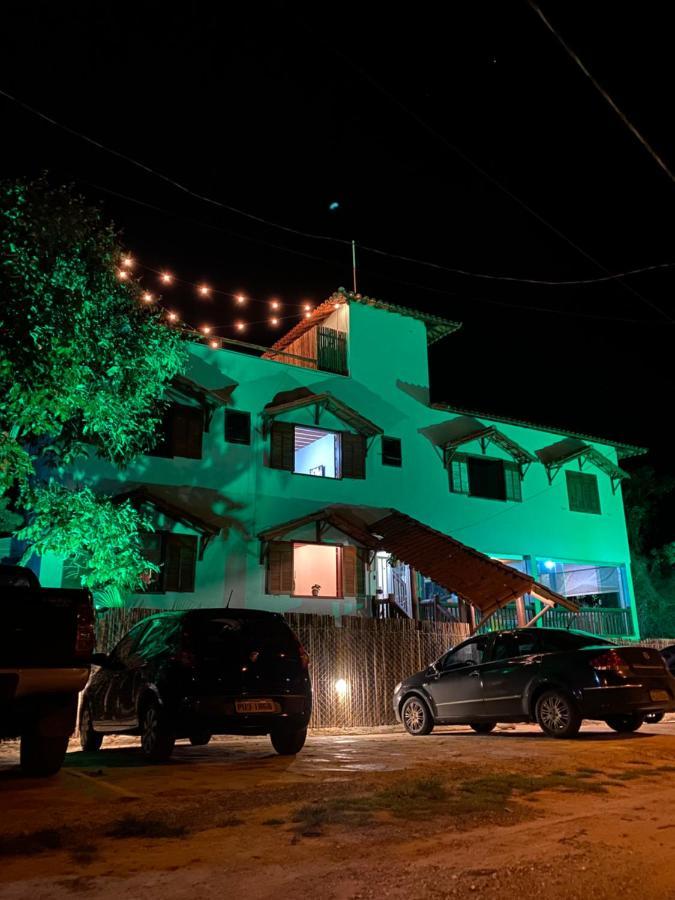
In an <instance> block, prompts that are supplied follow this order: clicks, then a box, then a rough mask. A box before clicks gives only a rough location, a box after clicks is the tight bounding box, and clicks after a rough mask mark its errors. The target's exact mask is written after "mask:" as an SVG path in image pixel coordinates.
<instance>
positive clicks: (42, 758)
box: [20, 733, 68, 778]
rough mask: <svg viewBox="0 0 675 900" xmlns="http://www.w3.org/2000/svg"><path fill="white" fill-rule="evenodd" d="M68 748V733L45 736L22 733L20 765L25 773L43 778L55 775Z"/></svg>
mask: <svg viewBox="0 0 675 900" xmlns="http://www.w3.org/2000/svg"><path fill="white" fill-rule="evenodd" d="M67 750H68V735H67V734H64V735H59V736H58V737H51V736H49V737H47V736H45V735H42V734H35V733H30V734H22V735H21V749H20V765H21V769H22V771H23V772H24V773H25V774H26V775H36V776H38V777H40V778H45V777H48V776H50V775H56V773H57V772H58V771H59V769H60V768H61V766H62V765H63V761H64V759H65V758H66V751H67Z"/></svg>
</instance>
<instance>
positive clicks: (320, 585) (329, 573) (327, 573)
mask: <svg viewBox="0 0 675 900" xmlns="http://www.w3.org/2000/svg"><path fill="white" fill-rule="evenodd" d="M339 569H340V548H339V547H335V546H333V545H331V544H294V545H293V578H294V588H293V593H294V594H295V595H296V596H298V597H312V596H314V597H337V596H338V586H339V577H338V573H339Z"/></svg>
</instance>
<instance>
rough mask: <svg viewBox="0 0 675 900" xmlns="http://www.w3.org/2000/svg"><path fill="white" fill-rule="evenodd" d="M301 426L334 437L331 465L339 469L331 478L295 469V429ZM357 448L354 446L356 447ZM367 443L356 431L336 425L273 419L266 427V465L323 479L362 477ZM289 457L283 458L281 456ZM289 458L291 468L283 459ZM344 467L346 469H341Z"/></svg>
mask: <svg viewBox="0 0 675 900" xmlns="http://www.w3.org/2000/svg"><path fill="white" fill-rule="evenodd" d="M296 428H304V429H306V430H309V431H312V430H314V431H321V432H323V433H324V434H332V435H335V436H336V437H337V438H338V446H337V453H336V462H335V468H336V470H338V471H339V474H336V475H335V477H333V478H330V477H329V476H325V475H324V476H317V475H310V474H309V473H308V472H296V470H295V453H296V451H295V429H296ZM357 448H358V449H357ZM367 455H368V443H367V441H366V438H365V436H364V435H363V434H361V433H360V432H354V431H345V430H342V429H338V428H322V427H321V426H320V425H314V424H312V425H306V424H303V423H301V422H282V421H279V420H277V419H275V420H274V421H273V422H272V425H271V428H270V443H269V456H268V459H267V467H268V468H271V469H280V470H282V471H285V472H290V474H291V475H301V476H302V475H305V476H306V477H308V478H318V477H323V478H325V479H326V480H327V481H342V480H343V479H345V478H355V479H358V480H365V478H366V458H367ZM286 456H288V457H290V458H289V459H286V458H285V457H286ZM291 459H292V467H290V466H289V465H287V464H284V463H286V462H290V461H291ZM345 470H346V471H345Z"/></svg>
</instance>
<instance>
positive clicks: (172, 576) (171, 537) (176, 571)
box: [164, 534, 198, 593]
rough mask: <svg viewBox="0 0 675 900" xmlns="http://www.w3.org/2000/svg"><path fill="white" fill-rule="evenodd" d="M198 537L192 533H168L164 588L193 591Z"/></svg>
mask: <svg viewBox="0 0 675 900" xmlns="http://www.w3.org/2000/svg"><path fill="white" fill-rule="evenodd" d="M197 540H198V539H197V538H196V537H195V536H194V535H191V534H167V535H166V559H165V562H164V590H165V591H177V592H180V593H192V592H193V591H194V589H195V570H196V567H197Z"/></svg>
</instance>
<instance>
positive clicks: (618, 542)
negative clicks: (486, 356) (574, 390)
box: [41, 291, 641, 637]
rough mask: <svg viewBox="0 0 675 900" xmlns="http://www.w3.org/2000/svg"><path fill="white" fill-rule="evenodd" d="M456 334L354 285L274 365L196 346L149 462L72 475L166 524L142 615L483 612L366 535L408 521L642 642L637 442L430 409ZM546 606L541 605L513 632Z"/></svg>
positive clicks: (89, 468) (83, 469)
mask: <svg viewBox="0 0 675 900" xmlns="http://www.w3.org/2000/svg"><path fill="white" fill-rule="evenodd" d="M458 327H459V326H458V325H457V324H456V323H453V322H449V321H447V320H443V319H440V318H438V317H434V316H427V315H424V314H421V313H419V312H416V311H414V310H409V309H404V308H401V307H394V306H391V305H388V304H385V303H381V302H379V301H375V300H371V299H368V298H364V297H361V296H359V295H354V294H350V293H348V292H344V291H340V292H338V293H336V294H334V295H333V296H332V297H331V298H329V300H327V301H326V302H325V303H324V304H322V305H321V306H320V307H319V308H318V309H316V310H315V311H314V312H313V314H312V316H311V317H309V318H307V319H305V320H303V321H302V322H301V323H300V324H299V325H298V326H296V327H295V328H294V329H292V330H291V332H289V334H288V335H286V336H285V337H284V338H282V339H281V340H280V341H278V342H277V344H275V345H274V347H273V348H272V349H271V350H269V351H267V352H265V353H263V354H262V355H260V354H256V353H255V352H253V351H252V350H251V348H250V347H248V346H246V345H238V344H237V343H236V342H231V343H225V344H223V345H222V346H221V347H220V348H219V349H213V348H212V347H211V346H208V345H207V344H199V343H195V344H191V345H190V352H189V365H188V369H187V371H186V373H185V376H184V377H182V378H179V379H177V380H176V382H175V384H174V387H173V388H172V393H171V400H172V405H171V407H170V410H169V412H168V413H167V416H166V420H165V430H164V436H163V439H162V441H161V444H160V446H159V447H158V448H157V449H156V450H155V451H154V452H153V455H148V456H143V457H141V458H139V459H138V460H137V461H135V462H134V463H133V464H132V465H131V466H130V467H129V468H128V469H126V470H125V471H123V472H119V471H118V470H116V469H115V468H114V467H113V466H112V465H108V464H107V463H103V462H102V461H100V460H94V459H91V460H88V461H86V462H85V463H84V464H82V465H81V466H78V468H77V471H73V472H72V473H71V474H70V476H69V477H70V478H71V479H72V480H73V482H79V483H86V484H89V485H90V486H92V487H93V488H94V489H98V490H101V491H105V492H106V493H113V494H116V495H119V496H120V497H129V498H131V499H132V500H133V502H135V503H136V504H138V505H140V506H142V507H143V508H144V509H145V510H146V511H147V512H148V513H149V515H151V516H152V518H153V522H154V526H155V529H156V530H155V531H154V532H153V533H152V534H148V535H147V536H145V541H146V551H147V554H148V558H150V559H152V560H153V561H155V562H156V563H157V564H158V565H159V566H160V573H159V575H158V576H157V577H155V578H153V580H152V581H151V583H150V584H149V585H148V590H147V591H146V592H144V593H139V594H137V595H134V596H132V597H129V598H127V602H128V604H129V605H134V606H142V607H148V608H157V609H163V608H179V607H192V606H222V605H225V604H227V603H229V604H230V605H231V606H237V607H244V606H245V607H257V608H264V609H270V610H276V611H279V612H287V611H298V612H309V613H322V614H326V613H329V614H332V615H334V616H341V615H351V614H363V615H373V614H375V615H378V614H383V615H391V614H396V615H409V616H415V617H420V618H443V617H455V616H463V615H467V614H468V613H471V612H472V611H471V610H470V609H468V613H467V605H466V603H465V602H464V601H466V600H469V601H471V598H470V597H467V596H466V592H464V591H461V590H459V589H458V587H457V585H456V584H454V583H447V582H448V581H450V580H451V579H449V578H443V581H445V582H446V583H442V582H441V581H440V580H439V578H434V576H433V573H434V572H435V571H437V569H436V568H435V563H436V562H438V560H433V559H431V558H430V557H429V555H428V554H427V557H426V559H427V560H428V562H429V565H428V568H429V569H430V570H431V573H430V572H428V571H424V569H423V563H422V562H420V560H422V556H420V554H419V553H418V554H417V555H415V553H412V551H411V554H408V553H407V552H406V551H405V550H404V551H403V552H401V550H400V549H397V550H396V552H393V553H392V552H390V551H389V550H388V549H387V547H384V546H380V544H381V542H380V544H377V542H376V541H374V540H371V541H366V540H361V539H360V535H361V534H364V533H365V532H364V523H365V526H366V529H370V528H371V526H372V530H371V532H370V533H371V534H373V533H374V534H375V535H376V537H377V539H378V540H379V538H380V537H382V536H381V535H378V533H377V527H375V526H374V525H373V523H377V522H378V521H379V520H380V518H383V517H386V516H387V514H388V513H389V512H390V511H391V510H392V509H393V510H396V511H398V512H399V513H401V514H402V518H405V517H411V518H412V519H413V520H415V521H416V522H417V523H423V525H424V526H426V527H427V528H428V529H433V530H434V531H435V532H440V533H442V534H444V535H449V536H450V537H452V538H455V539H456V541H460V542H461V543H462V544H464V545H468V547H470V548H473V549H474V550H476V551H479V552H480V554H485V555H487V556H489V557H492V558H493V559H497V560H501V561H503V562H504V563H506V565H508V566H509V567H511V568H512V569H513V570H515V571H518V572H521V573H526V574H529V575H530V576H532V577H534V578H535V579H536V581H538V582H539V583H540V584H542V585H544V586H547V587H548V588H550V589H551V590H552V591H554V592H557V594H560V595H562V596H564V597H567V598H570V599H571V600H572V601H573V602H574V603H575V604H576V605H578V606H579V607H580V608H581V609H582V611H583V612H582V613H581V617H580V619H579V624H577V623H575V627H580V626H581V627H590V628H593V630H596V631H602V632H604V633H607V634H624V635H633V636H636V637H637V636H638V626H637V619H636V615H635V601H634V595H633V588H632V582H631V572H630V554H629V548H628V540H627V534H626V524H625V517H624V509H623V501H622V495H621V480H622V479H623V478H624V477H626V473H625V472H623V471H622V469H621V468H620V461H621V459H622V458H623V457H625V456H630V455H635V454H637V453H639V452H641V451H640V449H639V448H635V447H629V446H626V445H616V444H612V443H611V442H608V441H605V440H602V439H600V438H593V437H588V436H583V435H573V434H570V433H568V432H561V431H556V430H555V429H551V428H548V427H544V426H541V427H539V426H535V425H533V424H528V423H523V422H518V421H515V420H505V419H502V418H496V417H490V416H489V415H482V414H480V413H477V412H473V411H466V410H461V409H457V408H454V407H452V406H449V405H448V406H446V405H441V404H431V403H430V400H429V368H428V347H429V345H430V344H431V343H435V342H436V341H441V340H443V341H444V342H445V343H444V345H443V346H445V347H447V348H448V350H450V347H451V342H452V336H451V335H452V332H453V331H455V330H456V329H457V328H458ZM345 521H348V522H349V523H350V524H349V527H343V525H344V522H345ZM341 523H342V524H341ZM441 555H444V551H443V553H441ZM448 555H451V553H450V551H448ZM41 574H42V581H43V583H44V584H47V585H49V584H52V585H57V584H59V585H60V584H62V583H67V580H68V577H69V575H68V571H67V566H66V567H65V568H64V567H63V565H62V564H61V562H60V561H59V560H55V559H45V560H43V567H42V573H41ZM502 605H503V604H502ZM539 609H540V606H539V603H538V601H537V600H535V599H534V597H533V596H530V595H529V594H526V595H525V596H524V597H523V598H522V599H521V600H520V601H519V603H518V604H515V603H514V604H511V605H509V606H508V607H507V608H506V609H504V610H502V611H501V612H500V616H499V617H498V619H499V622H500V624H508V623H509V621H510V620H509V616H511V618H512V620H513V621H516V620H518V621H525V620H527V619H530V618H531V617H532V616H533V615H535V614H536V613H537V611H539ZM548 615H549V616H554V617H555V616H557V617H558V620H559V621H563V619H564V618H565V617H567V616H569V615H571V613H567V612H562V611H558V610H554V611H552V612H551V613H549V614H548ZM584 616H585V617H586V618H584ZM565 621H567V620H566V619H565Z"/></svg>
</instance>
